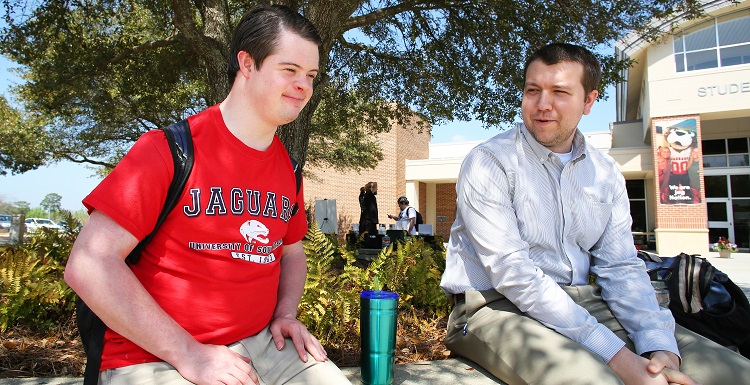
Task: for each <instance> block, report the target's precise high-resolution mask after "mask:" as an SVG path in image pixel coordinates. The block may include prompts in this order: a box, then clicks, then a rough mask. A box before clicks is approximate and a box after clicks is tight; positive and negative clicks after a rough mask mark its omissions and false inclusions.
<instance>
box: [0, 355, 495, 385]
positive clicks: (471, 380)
mask: <svg viewBox="0 0 750 385" xmlns="http://www.w3.org/2000/svg"><path fill="white" fill-rule="evenodd" d="M467 362H468V361H465V360H464V359H462V358H458V359H448V360H440V361H429V362H427V361H425V362H415V363H412V364H404V365H396V367H395V369H394V380H393V384H394V385H417V384H430V385H497V384H501V385H502V384H505V383H504V382H500V381H498V380H495V379H494V378H491V375H489V374H487V372H485V371H484V370H482V369H481V368H477V369H474V367H473V366H471V365H468V364H467ZM341 370H342V371H343V372H344V374H345V375H346V377H347V378H348V379H349V380H350V381H351V382H352V384H353V385H359V384H360V374H359V368H341ZM38 384H49V385H81V384H83V379H81V378H5V379H3V378H0V385H38Z"/></svg>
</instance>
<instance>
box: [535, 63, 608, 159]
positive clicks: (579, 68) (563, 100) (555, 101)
mask: <svg viewBox="0 0 750 385" xmlns="http://www.w3.org/2000/svg"><path fill="white" fill-rule="evenodd" d="M582 81H583V65H581V64H580V63H578V62H567V61H566V62H561V63H557V64H553V65H547V64H545V63H544V62H542V61H541V60H535V61H533V62H531V64H530V65H529V68H528V69H527V70H526V82H525V85H524V89H523V101H522V103H521V114H522V116H523V122H524V124H525V125H526V127H527V128H528V130H529V132H530V133H531V135H532V136H533V137H534V139H536V141H537V142H539V143H540V144H541V145H543V146H545V147H547V148H548V149H550V150H551V151H554V152H557V153H566V152H569V151H570V149H571V147H572V143H573V135H574V134H575V131H576V128H577V127H578V122H579V121H580V120H581V116H583V115H588V114H589V112H591V106H592V105H593V104H594V101H596V97H597V96H598V95H599V92H598V91H596V90H594V91H591V92H590V93H588V94H586V91H585V90H584V88H583V82H582Z"/></svg>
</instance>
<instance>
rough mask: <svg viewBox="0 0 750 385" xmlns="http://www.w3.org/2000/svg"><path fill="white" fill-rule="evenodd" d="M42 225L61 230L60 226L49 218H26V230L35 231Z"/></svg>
mask: <svg viewBox="0 0 750 385" xmlns="http://www.w3.org/2000/svg"><path fill="white" fill-rule="evenodd" d="M41 227H46V228H50V229H55V230H60V226H58V225H57V224H56V223H55V222H52V221H51V220H49V219H46V218H26V231H28V232H30V233H33V232H35V231H37V230H39V228H41Z"/></svg>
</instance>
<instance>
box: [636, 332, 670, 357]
mask: <svg viewBox="0 0 750 385" xmlns="http://www.w3.org/2000/svg"><path fill="white" fill-rule="evenodd" d="M628 337H630V339H631V340H633V341H634V342H635V352H636V354H638V355H641V354H643V353H646V352H655V351H657V350H666V351H668V352H672V353H674V354H676V355H677V357H680V360H682V357H681V356H680V350H679V348H678V347H677V340H675V338H674V333H672V332H670V331H669V330H646V331H642V332H638V333H633V334H631V335H629V336H628Z"/></svg>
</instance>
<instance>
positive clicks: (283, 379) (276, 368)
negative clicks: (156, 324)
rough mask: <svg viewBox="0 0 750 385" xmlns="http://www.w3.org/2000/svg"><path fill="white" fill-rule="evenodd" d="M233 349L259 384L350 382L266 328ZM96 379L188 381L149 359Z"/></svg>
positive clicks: (119, 383)
mask: <svg viewBox="0 0 750 385" xmlns="http://www.w3.org/2000/svg"><path fill="white" fill-rule="evenodd" d="M229 348H230V349H232V351H234V352H237V353H239V354H241V355H243V356H245V357H250V358H251V360H252V361H251V362H250V363H251V364H252V365H253V369H254V370H255V373H256V374H258V378H259V379H260V384H261V385H265V384H268V385H271V384H274V385H276V384H279V385H280V384H289V385H291V384H299V385H303V384H321V385H323V384H325V385H329V384H330V385H351V383H350V382H349V380H348V379H347V378H346V376H344V374H343V373H342V372H341V370H339V368H338V367H337V366H336V364H334V363H333V362H331V360H328V361H325V362H317V361H315V359H314V358H312V356H311V355H308V360H307V362H303V361H302V360H300V358H299V355H298V354H297V351H296V350H294V345H293V344H292V340H290V339H288V338H287V339H286V345H285V346H284V349H283V350H281V351H279V350H277V349H276V346H274V343H273V338H272V337H271V332H269V331H268V328H265V329H263V330H262V331H261V332H260V333H258V334H256V335H254V336H252V337H248V338H245V339H243V340H240V341H239V342H236V343H234V344H232V345H229ZM99 383H100V384H104V385H130V384H139V385H146V384H154V385H157V384H158V385H184V384H190V382H189V381H187V380H186V379H184V378H183V377H182V376H181V375H180V373H179V372H177V370H176V369H175V368H174V367H173V366H172V365H170V364H168V363H166V362H150V363H145V364H138V365H131V366H126V367H122V368H117V369H109V370H104V371H102V372H101V373H100V374H99Z"/></svg>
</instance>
